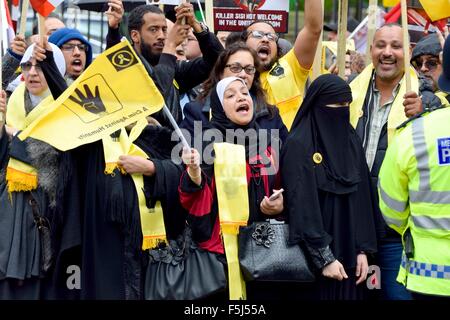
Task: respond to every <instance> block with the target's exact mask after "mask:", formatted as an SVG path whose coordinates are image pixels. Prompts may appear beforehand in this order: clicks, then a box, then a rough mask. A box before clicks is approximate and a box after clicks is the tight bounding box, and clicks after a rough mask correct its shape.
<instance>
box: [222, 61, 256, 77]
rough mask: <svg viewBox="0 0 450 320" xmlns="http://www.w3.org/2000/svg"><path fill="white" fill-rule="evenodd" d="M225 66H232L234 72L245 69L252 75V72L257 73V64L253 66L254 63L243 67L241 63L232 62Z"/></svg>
mask: <svg viewBox="0 0 450 320" xmlns="http://www.w3.org/2000/svg"><path fill="white" fill-rule="evenodd" d="M225 67H227V68H230V70H231V72H233V73H239V72H241V71H242V70H245V73H246V74H248V75H252V74H255V72H256V68H255V66H252V65H248V66H245V67H243V66H241V65H240V64H239V63H232V64H227V65H226V66H225Z"/></svg>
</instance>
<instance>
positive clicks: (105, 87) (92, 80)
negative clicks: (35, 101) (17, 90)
mask: <svg viewBox="0 0 450 320" xmlns="http://www.w3.org/2000/svg"><path fill="white" fill-rule="evenodd" d="M163 106H164V98H163V97H162V95H161V93H160V92H159V90H158V88H157V87H156V85H155V84H154V82H153V80H152V79H151V78H150V77H149V75H148V73H147V71H146V70H145V67H144V65H143V64H142V62H141V61H140V60H139V58H138V57H137V55H136V54H135V52H134V50H133V49H132V48H131V46H130V43H129V42H128V41H126V40H125V41H122V42H121V43H119V44H117V45H115V46H114V47H112V48H110V49H108V50H106V51H105V52H104V53H102V54H101V55H99V56H98V57H97V58H96V59H95V60H94V62H93V63H92V64H91V65H90V66H89V68H88V69H86V71H85V72H84V73H83V74H82V75H81V76H80V77H78V79H77V80H76V81H75V82H74V83H73V84H72V85H71V86H70V87H69V88H68V89H67V90H66V91H64V93H63V94H62V95H61V96H60V97H59V98H58V99H57V100H56V101H54V102H52V105H51V106H50V107H49V108H48V109H47V110H48V111H47V112H45V113H44V114H43V115H41V116H40V117H39V118H37V119H36V120H35V121H33V122H32V123H31V124H30V125H29V126H28V127H27V128H26V129H25V130H24V131H23V132H22V133H21V134H20V135H19V138H20V139H22V140H23V139H25V138H26V137H32V138H35V139H39V140H42V141H45V142H47V143H48V144H50V145H52V146H53V147H55V148H57V149H59V150H61V151H66V150H70V149H73V148H76V147H78V146H80V145H84V144H87V143H91V142H94V141H97V140H100V139H102V138H103V137H105V136H108V135H110V134H111V133H113V132H115V131H117V130H119V129H120V128H123V127H125V126H127V125H129V124H131V123H134V122H136V121H138V120H140V119H142V118H145V117H146V116H148V115H150V114H152V113H155V112H157V111H159V110H161V108H162V107H163Z"/></svg>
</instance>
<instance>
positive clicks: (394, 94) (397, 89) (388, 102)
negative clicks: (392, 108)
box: [372, 71, 403, 108]
mask: <svg viewBox="0 0 450 320" xmlns="http://www.w3.org/2000/svg"><path fill="white" fill-rule="evenodd" d="M375 77H376V72H375V71H374V72H373V75H372V92H373V94H374V95H377V96H379V95H380V90H378V89H377V87H376V82H375ZM402 81H403V77H402V78H401V79H400V81H399V82H398V83H397V85H396V86H395V87H394V89H393V90H392V96H391V99H390V100H389V101H387V102H386V103H385V104H383V105H382V106H380V105H379V106H378V107H379V108H383V107H386V106H388V105H391V104H392V103H393V102H394V99H395V97H396V96H397V94H398V91H399V90H400V86H401V84H402ZM377 101H378V104H379V102H380V99H377Z"/></svg>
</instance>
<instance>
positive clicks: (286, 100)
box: [242, 0, 323, 129]
mask: <svg viewBox="0 0 450 320" xmlns="http://www.w3.org/2000/svg"><path fill="white" fill-rule="evenodd" d="M322 27H323V18H322V3H321V1H317V0H305V25H304V27H303V29H302V30H301V31H300V32H299V34H298V36H297V39H296V40H295V43H294V47H293V49H291V50H290V51H289V52H288V53H287V54H286V55H284V56H283V57H281V58H280V54H281V51H280V48H279V47H278V35H277V34H276V33H275V30H274V28H273V27H272V25H270V24H268V23H267V22H263V21H257V22H254V23H253V24H251V25H250V26H248V27H247V29H246V30H245V31H244V33H243V35H242V37H243V40H244V41H245V42H246V44H247V45H248V46H249V47H250V48H252V49H254V50H255V51H256V53H257V54H258V58H259V63H260V65H261V70H259V71H260V72H261V84H262V87H263V89H264V90H265V91H266V94H267V98H268V102H269V103H270V104H273V105H276V106H277V107H278V108H279V110H280V115H281V117H282V119H283V122H284V124H285V125H286V127H287V128H288V129H289V128H290V127H291V124H292V122H293V120H294V118H295V115H296V114H297V111H298V109H299V107H300V105H301V103H302V101H303V95H304V92H305V85H306V81H307V78H308V74H309V71H310V69H311V66H312V64H313V62H314V56H315V53H316V48H317V43H318V41H319V38H320V34H321V31H322Z"/></svg>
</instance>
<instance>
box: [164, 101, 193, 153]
mask: <svg viewBox="0 0 450 320" xmlns="http://www.w3.org/2000/svg"><path fill="white" fill-rule="evenodd" d="M163 110H164V114H165V115H166V116H167V118H169V121H170V123H171V124H172V127H173V128H174V130H175V132H176V133H177V135H178V137H180V140H181V143H182V144H183V147H184V148H187V149H188V150H190V149H191V146H190V145H189V143H187V141H186V138H185V137H184V135H183V132H181V130H180V127H179V126H178V124H177V122H176V121H175V119H174V118H173V116H172V113H170V110H169V108H167V106H166V104H164V107H163Z"/></svg>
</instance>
